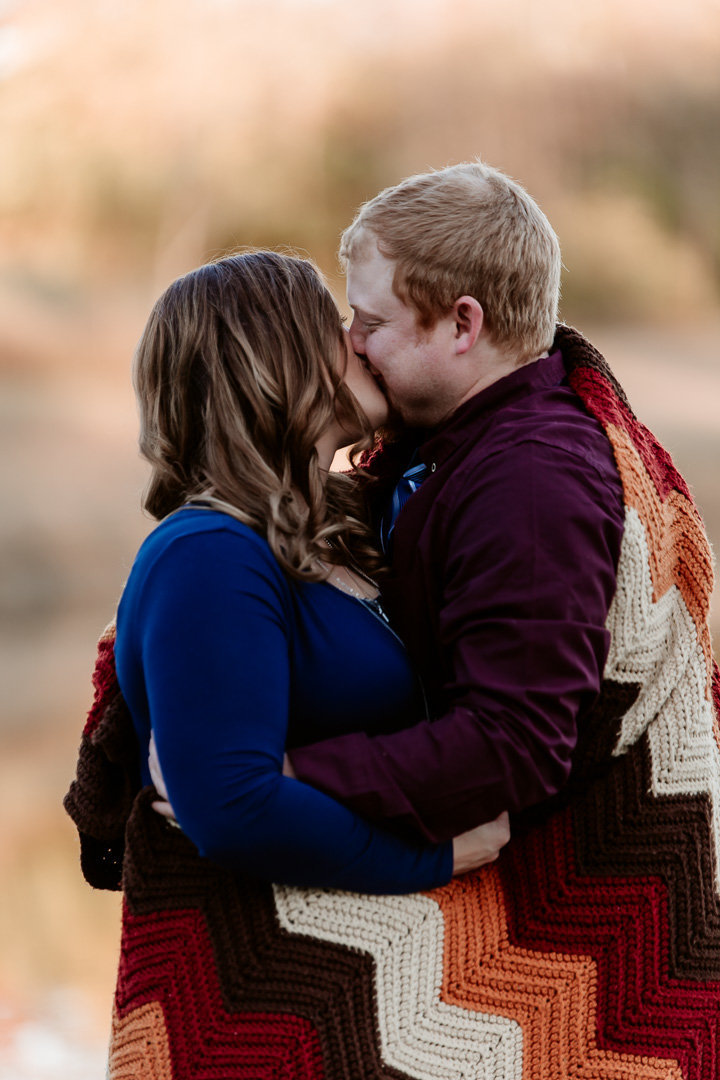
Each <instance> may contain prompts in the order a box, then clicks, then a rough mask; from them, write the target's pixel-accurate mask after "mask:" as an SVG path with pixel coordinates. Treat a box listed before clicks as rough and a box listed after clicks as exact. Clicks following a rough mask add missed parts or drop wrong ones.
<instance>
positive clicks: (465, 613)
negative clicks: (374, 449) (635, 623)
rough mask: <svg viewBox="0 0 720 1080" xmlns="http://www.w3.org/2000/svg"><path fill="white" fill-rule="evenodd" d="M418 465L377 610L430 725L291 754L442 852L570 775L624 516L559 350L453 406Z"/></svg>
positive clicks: (599, 662)
mask: <svg viewBox="0 0 720 1080" xmlns="http://www.w3.org/2000/svg"><path fill="white" fill-rule="evenodd" d="M418 458H419V460H420V461H423V462H425V463H426V464H427V465H428V467H429V474H428V478H427V479H426V480H425V482H424V483H423V485H422V487H421V488H420V489H419V490H418V491H417V492H416V493H415V494H414V495H412V496H411V498H410V499H409V500H408V502H407V504H406V505H405V507H404V508H403V510H402V511H401V512H400V515H399V517H398V519H397V523H396V526H395V533H394V545H393V567H392V576H391V579H390V581H389V582H388V583H387V585H386V586H384V589H383V597H384V600H385V603H386V605H387V608H388V610H389V612H390V614H391V617H392V621H393V625H394V627H395V629H396V630H397V631H398V633H399V634H400V636H401V637H402V638H403V639H404V641H405V643H406V645H407V648H408V650H409V652H410V655H411V657H412V659H413V661H414V663H415V665H416V668H417V670H418V672H419V674H420V676H421V678H422V679H423V682H424V684H425V687H426V692H427V696H428V702H429V709H430V717H431V719H429V720H425V721H423V722H420V723H418V724H417V725H415V726H414V727H411V728H407V729H405V730H402V731H398V732H395V733H392V734H388V735H380V736H377V735H376V736H372V737H371V736H367V735H364V734H362V733H360V734H352V735H345V736H341V737H338V738H336V739H331V740H328V741H327V742H322V743H316V744H314V745H312V746H308V747H303V748H299V749H296V750H293V752H292V755H291V758H292V763H293V766H294V768H295V771H296V773H297V775H298V777H299V778H300V779H301V780H304V781H306V782H307V783H309V784H312V785H313V786H314V787H318V788H320V789H322V790H323V791H326V792H328V793H329V794H331V795H333V796H335V797H336V798H337V799H339V800H340V801H341V802H344V803H346V804H347V805H349V806H351V807H352V808H353V809H355V810H357V811H359V812H360V813H362V814H364V815H365V816H367V817H369V818H372V819H378V818H383V819H387V820H389V821H391V822H392V821H395V822H396V823H397V824H398V825H402V826H406V827H407V826H411V827H413V828H415V829H416V830H418V829H419V830H420V831H421V832H422V833H423V834H424V835H426V836H428V837H429V838H430V839H433V840H445V839H448V838H449V837H451V836H454V835H457V834H458V833H460V832H462V831H464V830H465V829H468V828H471V827H472V826H474V825H477V824H480V823H481V822H483V821H488V820H491V819H492V818H494V817H496V816H497V814H499V813H500V812H501V811H502V810H510V811H518V810H521V809H524V808H525V807H528V806H531V805H533V804H535V803H537V802H540V801H541V800H543V799H545V798H547V797H548V796H551V795H553V794H555V793H557V791H558V790H559V789H560V788H561V787H562V786H563V784H564V782H565V780H566V779H567V776H568V773H569V770H570V758H571V754H572V751H573V748H574V746H575V742H576V738H577V724H578V717H579V716H581V714H582V712H583V711H584V710H586V709H587V708H588V707H589V706H590V705H591V704H592V703H593V701H594V699H595V698H596V696H597V694H598V691H599V688H600V683H601V679H602V671H603V667H604V663H605V659H606V656H607V650H608V645H609V637H608V633H607V631H606V630H605V621H606V617H607V613H608V609H609V607H610V603H611V601H612V597H613V594H614V591H615V579H616V569H617V562H618V556H619V551H620V541H621V537H622V529H623V520H624V507H623V499H622V486H621V484H620V479H619V476H618V473H617V469H616V467H615V464H614V461H613V456H612V450H611V447H610V443H609V442H608V440H607V438H606V436H605V434H604V432H603V430H602V428H601V427H600V425H599V424H598V423H597V421H596V420H595V419H593V418H592V417H590V416H589V415H588V413H587V412H586V411H585V409H584V407H583V405H582V403H581V401H580V399H579V398H578V396H577V395H576V394H575V392H574V391H573V390H572V389H571V388H570V387H569V386H568V385H567V383H566V381H565V370H564V367H563V363H562V357H561V355H560V353H554V354H553V355H552V356H550V357H549V358H546V359H543V360H539V361H536V362H535V363H533V364H529V365H526V366H525V367H521V368H518V369H517V370H516V371H513V372H512V373H511V374H509V375H507V376H505V377H504V378H502V379H500V380H499V381H498V382H496V383H494V384H493V385H492V386H490V387H488V388H487V389H485V390H483V391H482V392H481V393H479V394H477V395H476V396H475V397H473V398H472V399H471V400H469V401H467V402H465V403H464V404H463V405H462V406H461V407H460V408H459V409H458V410H457V411H456V412H455V413H454V414H453V416H452V417H451V418H450V420H449V421H448V422H447V423H446V424H445V425H444V426H443V427H442V428H441V429H440V430H438V431H436V432H435V433H433V434H432V435H431V436H430V438H429V439H427V440H426V441H425V442H424V443H423V444H422V445H421V446H420V449H419V455H418ZM348 648H349V651H350V652H349V658H348V662H349V663H358V664H362V662H363V659H362V656H357V657H353V656H352V642H349V643H348Z"/></svg>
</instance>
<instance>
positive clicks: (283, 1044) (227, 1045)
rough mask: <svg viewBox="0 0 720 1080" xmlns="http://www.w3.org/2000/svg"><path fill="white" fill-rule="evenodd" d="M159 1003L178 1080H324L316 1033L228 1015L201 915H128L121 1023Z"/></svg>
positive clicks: (291, 1022) (287, 1018)
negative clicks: (291, 1079) (148, 1006)
mask: <svg viewBox="0 0 720 1080" xmlns="http://www.w3.org/2000/svg"><path fill="white" fill-rule="evenodd" d="M150 1002H159V1003H160V1005H161V1006H162V1010H163V1013H164V1016H165V1024H166V1028H167V1032H168V1044H169V1050H170V1057H171V1061H172V1068H173V1076H175V1077H177V1078H178V1080H205V1078H208V1080H209V1078H210V1077H212V1078H213V1080H277V1078H278V1077H287V1078H288V1080H289V1078H291V1077H292V1078H293V1080H321V1078H322V1077H324V1076H325V1072H324V1069H323V1064H322V1052H321V1049H320V1041H319V1038H318V1035H317V1032H316V1031H315V1030H314V1028H313V1026H312V1024H311V1023H310V1022H309V1021H308V1020H306V1019H303V1018H300V1017H296V1016H292V1015H290V1014H288V1013H284V1014H272V1013H253V1012H248V1013H241V1014H238V1013H229V1012H228V1011H227V1010H226V1009H225V1008H224V1006H223V1001H222V995H221V992H220V987H219V983H218V976H217V969H216V966H215V963H214V956H213V949H212V945H211V943H210V939H209V936H208V933H207V928H206V927H205V924H204V920H203V918H202V916H201V914H200V913H199V912H197V911H174V912H172V913H163V912H158V913H156V914H153V915H141V916H134V915H132V914H131V913H130V912H129V911H127V910H126V912H125V918H124V922H123V945H122V953H121V960H120V970H119V977H118V989H117V996H116V1004H117V1010H118V1014H119V1016H120V1017H121V1018H122V1017H124V1016H126V1015H127V1014H128V1013H129V1012H130V1011H132V1010H134V1009H136V1008H138V1007H140V1006H142V1005H145V1004H148V1003H150Z"/></svg>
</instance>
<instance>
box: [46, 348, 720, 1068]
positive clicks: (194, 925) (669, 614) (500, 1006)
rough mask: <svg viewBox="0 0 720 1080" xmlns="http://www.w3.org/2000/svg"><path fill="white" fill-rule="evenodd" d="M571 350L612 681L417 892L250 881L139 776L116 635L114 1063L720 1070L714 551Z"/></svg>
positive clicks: (88, 755)
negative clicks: (202, 845)
mask: <svg viewBox="0 0 720 1080" xmlns="http://www.w3.org/2000/svg"><path fill="white" fill-rule="evenodd" d="M556 345H557V346H559V347H560V348H561V349H562V352H563V357H564V360H565V363H566V367H567V370H568V375H569V378H570V381H571V384H572V386H573V387H574V388H575V390H576V391H577V393H578V394H579V395H580V396H581V398H582V399H583V401H584V403H585V405H586V407H587V409H588V410H589V411H590V412H591V413H592V414H593V415H595V416H596V417H597V418H598V420H599V421H600V423H601V424H602V425H603V427H604V428H605V431H606V433H607V436H608V438H609V440H610V442H611V443H612V446H613V449H614V452H615V459H616V462H617V467H618V470H619V473H620V477H621V479H622V483H623V488H624V501H625V507H626V519H625V532H624V538H623V543H622V550H621V554H620V562H619V567H618V582H617V592H616V596H615V599H614V601H613V604H612V607H611V610H610V613H609V616H608V628H609V629H610V631H611V638H612V641H611V647H610V653H609V656H608V659H607V665H606V670H605V680H604V685H603V689H602V693H601V696H600V698H599V700H598V702H597V704H596V706H595V707H594V709H593V711H592V714H591V715H589V716H586V717H585V718H584V720H583V723H582V728H581V732H580V739H579V744H578V750H577V754H576V760H575V763H574V769H573V775H572V779H571V782H570V785H569V786H568V789H567V791H566V792H565V793H564V795H563V798H562V799H561V800H559V801H558V802H556V803H555V804H554V805H553V806H550V807H544V808H541V809H539V810H538V811H537V812H536V813H535V814H534V815H531V819H530V820H529V821H524V822H523V823H522V827H521V828H519V830H518V831H517V833H516V835H515V836H514V837H513V839H512V841H511V842H510V844H509V845H508V847H507V848H506V849H505V850H504V852H503V854H502V856H501V858H500V859H499V860H498V862H496V863H494V864H492V865H490V866H487V867H484V868H483V869H481V870H480V871H477V872H475V873H473V874H468V875H466V876H464V877H462V878H460V879H458V880H454V881H453V882H452V883H451V884H449V885H448V886H446V887H444V888H442V889H438V890H435V891H433V892H431V893H428V894H424V895H421V894H415V895H412V896H405V897H398V896H392V897H377V896H364V895H356V894H352V893H343V892H336V891H328V890H322V889H297V888H286V887H281V886H272V885H266V884H262V883H258V882H256V881H252V880H249V879H247V880H245V879H241V878H239V877H237V876H232V875H230V874H229V873H227V872H225V871H223V870H221V869H218V868H217V867H214V866H212V865H211V864H209V863H208V862H206V861H205V860H203V859H201V858H200V857H199V856H198V855H197V852H196V850H195V849H194V847H193V845H192V844H191V843H190V841H189V840H187V839H186V837H184V836H183V835H182V833H181V832H180V831H179V830H178V829H175V828H173V827H171V826H170V825H169V824H167V823H166V822H165V821H164V820H163V819H161V818H160V817H159V816H158V815H157V814H155V813H154V811H152V810H151V809H150V802H151V800H152V798H153V797H154V792H153V790H152V789H145V790H144V791H142V792H138V786H139V785H138V779H137V757H138V752H137V747H136V745H135V743H134V735H133V732H132V724H131V721H130V718H129V716H128V713H127V709H126V708H125V705H124V702H123V700H122V696H121V695H120V692H119V689H118V686H117V682H116V680H115V675H114V666H113V656H112V642H113V637H112V632H109V633H108V634H107V635H106V636H105V637H104V638H103V639H102V640H101V642H100V650H99V656H98V664H97V667H96V672H95V689H96V695H95V703H94V706H93V709H92V710H91V712H90V714H89V717H88V721H87V724H86V727H85V731H84V734H83V740H82V745H81V750H80V759H79V764H78V775H77V779H76V781H75V782H74V783H73V785H72V786H71V789H70V791H69V793H68V795H67V797H66V808H67V810H68V812H69V813H70V814H71V816H72V817H73V819H74V821H75V822H76V824H77V826H78V829H79V831H80V834H81V844H82V847H81V852H82V856H81V857H82V865H83V870H84V872H85V875H86V877H87V879H88V880H89V881H90V883H91V884H93V885H96V886H98V887H104V888H118V887H120V885H121V878H122V888H123V891H124V908H123V932H122V950H121V960H120V968H119V974H118V983H117V993H116V1000H115V1013H114V1021H113V1036H112V1046H111V1054H110V1067H109V1076H110V1078H111V1080H120V1078H128V1080H129V1078H130V1077H132V1078H134V1080H137V1078H142V1080H150V1078H153V1080H155V1078H163V1080H171V1078H172V1080H190V1078H198V1080H199V1078H201V1077H202V1078H209V1077H214V1078H228V1080H229V1078H233V1080H240V1078H247V1080H250V1078H252V1080H260V1078H267V1080H270V1077H285V1078H291V1077H292V1078H303V1080H310V1078H326V1080H340V1078H352V1080H354V1078H373V1080H375V1078H378V1080H379V1078H391V1077H392V1078H395V1080H402V1078H412V1080H460V1078H464V1080H481V1078H483V1080H485V1078H487V1080H566V1078H567V1080H571V1078H572V1080H720V860H719V859H718V843H719V841H720V750H719V746H720V730H719V723H720V678H719V677H718V669H717V666H716V665H715V664H714V663H713V660H712V655H711V647H710V635H709V630H708V621H707V619H708V605H709V598H710V593H711V589H712V567H711V558H710V551H709V545H708V542H707V539H706V536H705V534H704V531H703V527H702V523H701V520H700V517H699V515H698V513H697V510H696V508H695V506H694V504H693V501H692V498H691V497H690V494H689V492H688V489H687V486H686V484H685V483H684V481H683V480H682V478H681V477H680V476H679V474H678V473H677V471H676V470H675V468H674V466H673V464H672V461H671V459H670V457H669V455H668V454H667V453H666V452H665V451H664V450H663V449H662V447H661V446H659V444H658V443H657V441H656V440H655V439H654V437H653V436H652V435H651V434H650V432H649V431H648V430H647V429H646V428H645V427H643V426H642V425H641V424H640V423H639V422H638V421H637V419H636V418H635V416H634V415H633V413H632V411H631V409H630V406H629V405H628V402H627V400H626V398H625V395H624V393H623V391H622V389H621V388H620V386H619V385H618V383H617V381H616V380H615V378H614V376H613V375H612V373H611V371H610V369H609V368H608V366H607V364H606V363H605V361H604V360H603V359H602V357H601V356H600V355H599V354H598V353H597V352H596V351H595V350H594V349H593V348H592V346H590V345H589V344H588V343H587V342H586V341H585V340H584V339H583V338H582V337H581V336H580V335H579V334H578V333H577V332H576V331H573V330H571V329H569V328H567V327H560V328H559V330H558V336H557V340H556Z"/></svg>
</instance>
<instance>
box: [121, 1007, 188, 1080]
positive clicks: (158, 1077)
mask: <svg viewBox="0 0 720 1080" xmlns="http://www.w3.org/2000/svg"><path fill="white" fill-rule="evenodd" d="M108 1080H173V1074H172V1065H171V1061H170V1047H169V1045H168V1035H167V1030H166V1028H165V1017H164V1015H163V1011H162V1008H161V1006H160V1005H159V1003H158V1002H156V1001H152V1002H148V1003H147V1004H146V1005H141V1006H140V1007H139V1008H137V1009H132V1010H131V1011H130V1012H128V1013H127V1014H126V1015H125V1016H123V1017H122V1018H121V1017H120V1016H119V1015H118V1013H117V1011H115V1012H114V1013H113V1020H112V1034H111V1038H110V1059H109V1062H108ZM176 1080H180V1078H176Z"/></svg>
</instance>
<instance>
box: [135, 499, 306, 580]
mask: <svg viewBox="0 0 720 1080" xmlns="http://www.w3.org/2000/svg"><path fill="white" fill-rule="evenodd" d="M188 574H190V575H192V576H193V577H194V578H197V577H201V578H203V579H206V580H208V581H209V580H212V579H214V578H220V579H222V580H223V581H224V582H225V583H226V584H227V585H228V586H230V585H231V584H232V582H233V581H234V580H235V579H240V578H247V577H248V576H249V575H250V576H253V577H255V578H258V577H259V578H261V579H263V580H265V581H266V582H267V584H268V585H269V586H271V587H272V588H273V589H275V590H277V589H278V588H280V589H281V590H282V591H284V590H285V589H286V588H287V579H286V577H285V574H284V573H283V571H282V569H281V568H280V565H279V564H278V562H277V560H276V558H275V556H274V555H273V553H272V550H271V548H270V545H269V544H268V542H267V540H266V539H265V538H264V537H263V536H260V535H259V534H258V533H256V532H255V531H254V529H252V528H251V527H250V526H249V525H246V524H245V523H244V522H242V521H239V520H238V519H237V518H234V517H231V515H230V514H225V513H223V512H222V511H219V510H210V509H207V510H206V509H204V508H199V507H198V508H195V507H187V508H183V509H181V510H177V511H176V512H175V513H174V514H171V515H170V516H169V517H167V518H165V519H164V520H163V521H161V522H160V524H159V525H157V526H156V527H155V528H154V529H153V531H152V532H151V533H150V534H149V536H147V537H146V539H145V541H144V542H143V544H142V546H141V547H140V550H139V551H138V553H137V556H136V558H135V562H134V564H133V569H132V572H131V575H130V581H129V582H128V584H131V583H134V584H139V583H140V581H145V580H147V579H148V578H149V577H158V576H159V577H162V578H169V579H178V580H179V581H182V580H184V579H185V578H186V576H187V575H188Z"/></svg>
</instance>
